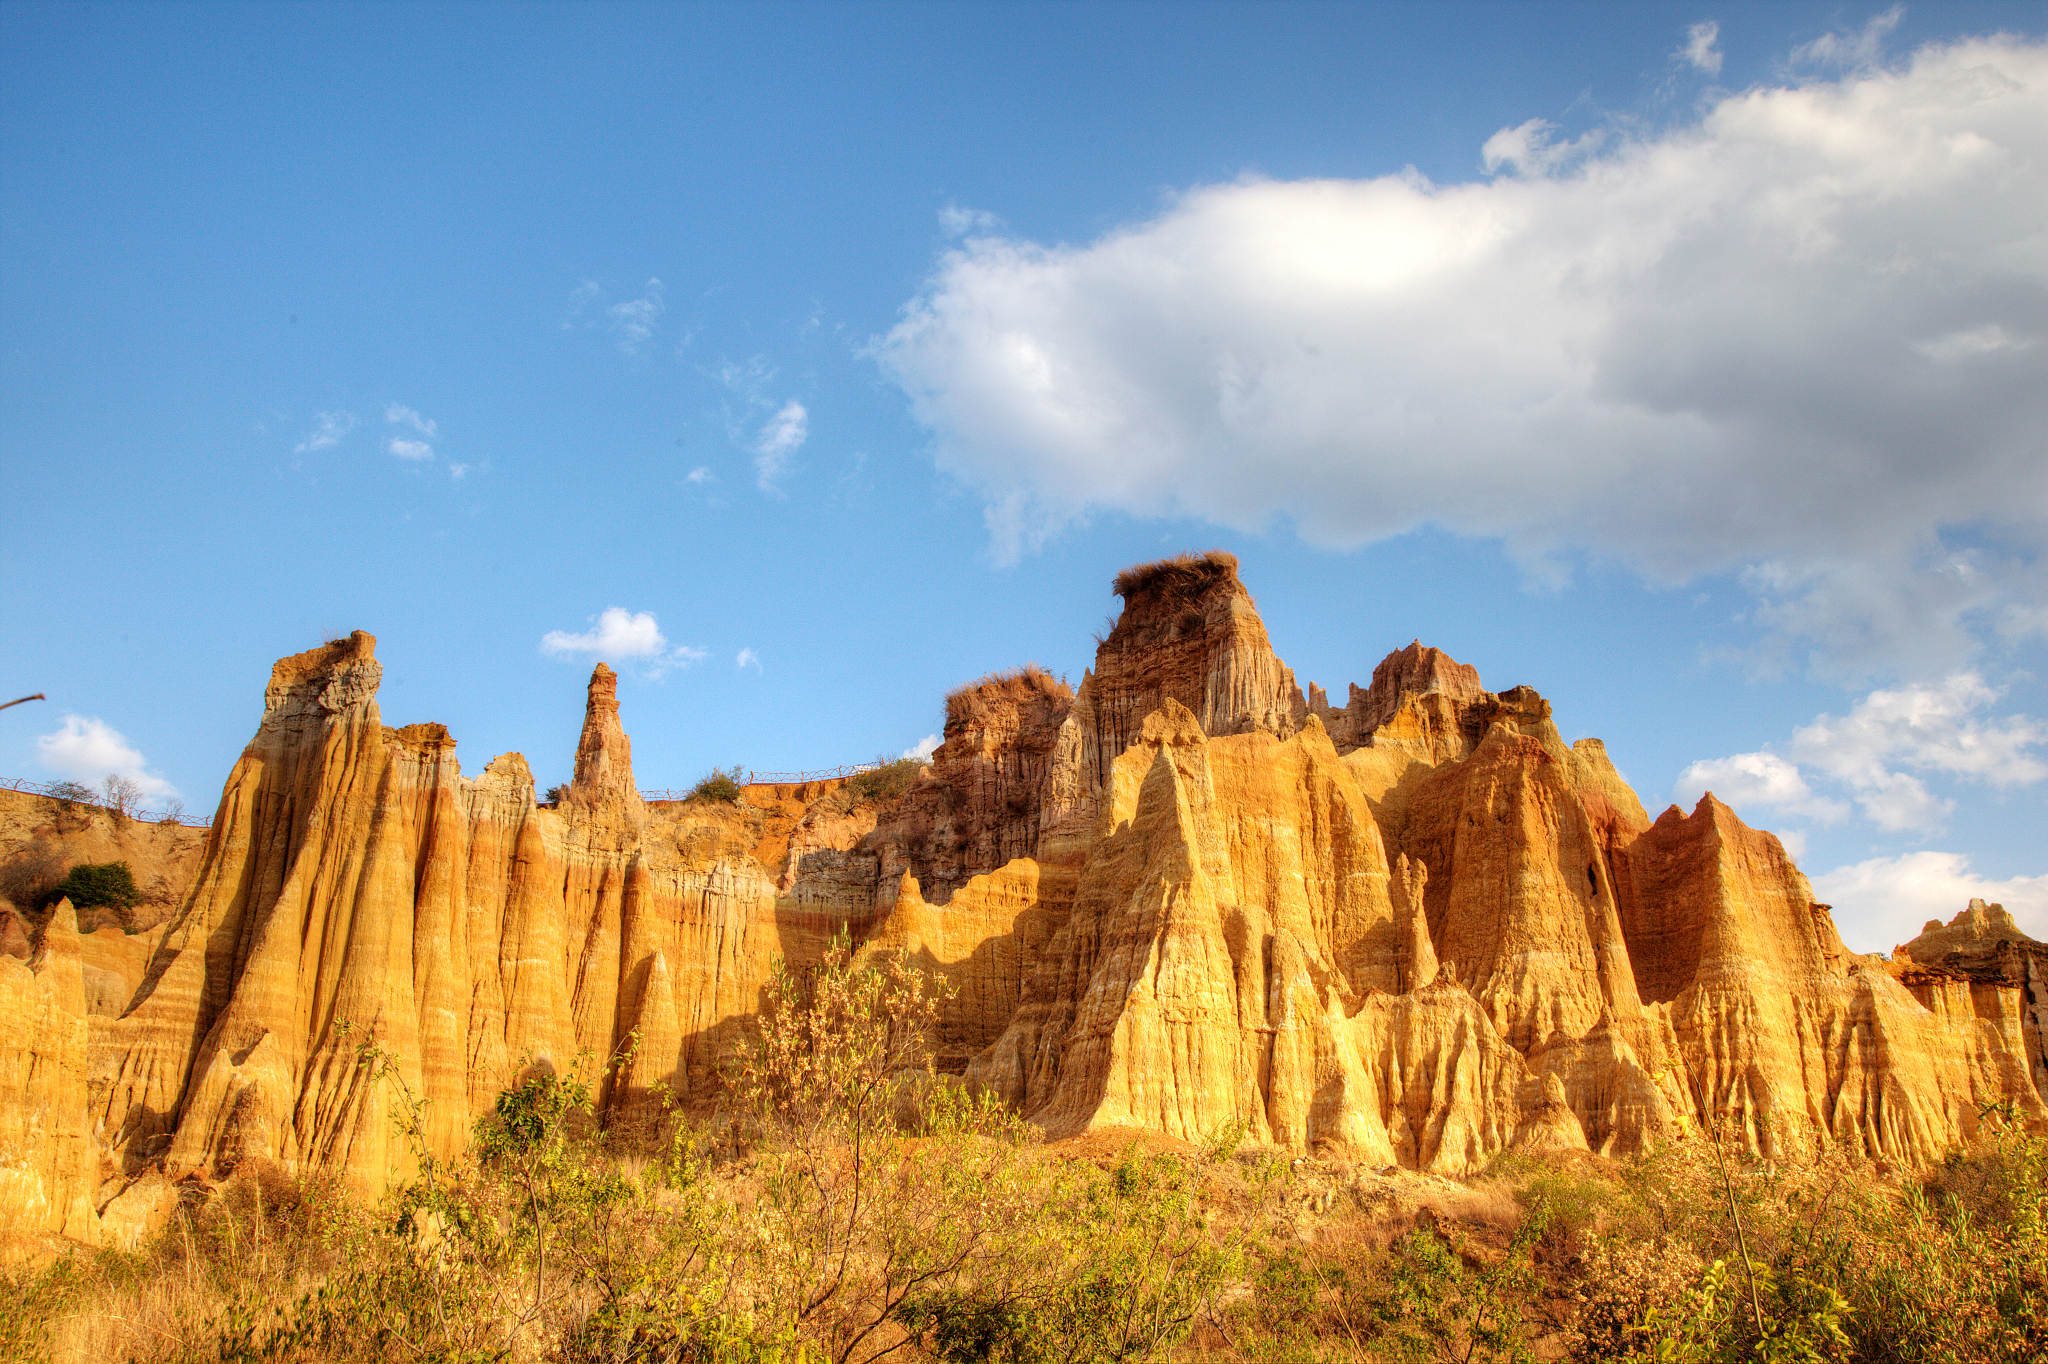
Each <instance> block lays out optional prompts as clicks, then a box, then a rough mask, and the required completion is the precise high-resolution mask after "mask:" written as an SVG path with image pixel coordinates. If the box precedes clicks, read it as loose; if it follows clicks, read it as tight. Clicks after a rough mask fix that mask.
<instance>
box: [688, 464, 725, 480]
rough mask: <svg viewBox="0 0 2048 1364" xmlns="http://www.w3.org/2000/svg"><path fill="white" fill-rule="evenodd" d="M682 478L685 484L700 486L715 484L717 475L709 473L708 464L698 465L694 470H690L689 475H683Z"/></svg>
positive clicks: (709, 467)
mask: <svg viewBox="0 0 2048 1364" xmlns="http://www.w3.org/2000/svg"><path fill="white" fill-rule="evenodd" d="M683 478H684V481H686V482H689V483H696V484H700V485H701V484H705V483H716V482H717V481H718V475H716V474H714V473H712V472H711V466H710V465H708V464H700V465H698V466H697V467H696V468H694V469H692V470H690V472H689V473H687V474H685V475H683Z"/></svg>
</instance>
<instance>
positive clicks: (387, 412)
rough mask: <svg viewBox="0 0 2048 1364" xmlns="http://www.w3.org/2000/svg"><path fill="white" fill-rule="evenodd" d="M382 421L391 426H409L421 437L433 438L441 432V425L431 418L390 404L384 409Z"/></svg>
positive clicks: (407, 408) (395, 404)
mask: <svg viewBox="0 0 2048 1364" xmlns="http://www.w3.org/2000/svg"><path fill="white" fill-rule="evenodd" d="M384 420H385V421H387V422H389V423H391V425H393V426H410V427H411V428H412V429H413V430H415V431H417V432H419V433H420V434H421V435H423V436H435V435H439V434H440V432H441V424H440V423H439V422H437V421H435V420H433V418H431V417H422V416H421V415H420V414H419V413H417V412H415V411H413V410H412V409H411V408H409V407H401V406H400V405H399V404H397V403H392V404H391V405H389V406H388V407H386V408H385V409H384Z"/></svg>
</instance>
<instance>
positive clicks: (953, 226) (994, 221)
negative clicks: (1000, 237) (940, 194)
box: [939, 204, 1002, 237]
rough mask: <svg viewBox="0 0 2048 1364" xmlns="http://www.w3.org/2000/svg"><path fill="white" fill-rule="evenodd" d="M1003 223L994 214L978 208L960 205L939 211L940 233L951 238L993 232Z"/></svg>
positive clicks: (953, 205) (946, 207)
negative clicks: (973, 233) (971, 233)
mask: <svg viewBox="0 0 2048 1364" xmlns="http://www.w3.org/2000/svg"><path fill="white" fill-rule="evenodd" d="M1001 221H1002V220H1001V219H999V218H997V217H996V215H995V214H993V213H988V212H984V211H983V210H981V209H978V208H961V207H960V206H959V205H958V204H947V205H946V206H945V207H944V208H942V209H940V210H939V231H941V232H943V233H945V234H946V235H947V236H949V237H964V236H966V235H967V234H968V233H970V232H993V231H995V230H996V228H997V227H999V226H1001Z"/></svg>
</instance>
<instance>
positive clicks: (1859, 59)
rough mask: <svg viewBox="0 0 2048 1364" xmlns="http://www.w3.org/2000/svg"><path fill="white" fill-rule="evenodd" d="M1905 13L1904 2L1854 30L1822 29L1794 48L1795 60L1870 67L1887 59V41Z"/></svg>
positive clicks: (1851, 67)
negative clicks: (1819, 33) (1812, 38)
mask: <svg viewBox="0 0 2048 1364" xmlns="http://www.w3.org/2000/svg"><path fill="white" fill-rule="evenodd" d="M1905 13H1906V11H1905V7H1904V6H1902V5H1893V6H1892V7H1891V8H1890V9H1888V10H1886V11H1885V12H1884V13H1882V14H1878V15H1873V16H1872V17H1871V19H1870V22H1869V23H1867V24H1865V25H1864V26H1863V27H1862V28H1860V29H1856V30H1854V31H1853V32H1845V31H1842V30H1839V29H1837V30H1835V31H1833V32H1830V33H1823V34H1821V36H1820V37H1818V38H1815V39H1814V40H1813V41H1812V42H1810V43H1804V44H1801V45H1800V46H1799V47H1796V48H1794V49H1793V50H1792V60H1793V61H1795V62H1810V63H1812V64H1813V65H1815V66H1826V67H1834V68H1837V69H1841V70H1848V71H1869V70H1871V69H1873V68H1874V67H1876V66H1877V64H1878V63H1879V62H1881V61H1883V60H1884V49H1885V43H1886V41H1887V40H1888V39H1890V37H1891V36H1892V30H1893V29H1895V28H1897V27H1898V26H1899V20H1900V19H1902V18H1904V17H1905Z"/></svg>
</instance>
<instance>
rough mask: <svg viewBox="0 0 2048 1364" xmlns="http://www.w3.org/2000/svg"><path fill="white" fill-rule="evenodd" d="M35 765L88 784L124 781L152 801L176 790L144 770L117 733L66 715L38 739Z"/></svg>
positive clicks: (91, 720) (142, 762)
mask: <svg viewBox="0 0 2048 1364" xmlns="http://www.w3.org/2000/svg"><path fill="white" fill-rule="evenodd" d="M36 761H37V762H38V763H40V764H42V766H43V767H44V769H45V770H47V771H50V772H55V773H56V774H57V775H59V776H61V777H66V778H69V779H70V780H72V781H78V782H85V783H88V784H95V785H96V784H97V783H98V782H99V781H100V780H101V779H102V778H104V777H108V776H117V777H126V778H127V779H128V780H130V781H132V782H134V783H135V784H136V786H137V787H139V788H141V791H142V794H143V795H144V796H146V797H149V798H150V799H152V800H155V799H169V798H171V797H173V796H176V795H177V794H178V788H177V787H175V786H173V785H171V784H170V783H169V782H167V781H165V780H164V779H163V778H162V777H159V776H156V775H154V774H153V773H151V772H149V771H147V770H146V768H147V767H148V759H146V758H144V757H143V756H142V754H141V753H140V752H138V751H137V750H136V748H135V746H134V745H133V744H130V743H129V742H128V740H127V739H126V738H124V737H122V735H121V733H120V732H119V731H118V730H115V729H114V728H112V727H111V726H109V725H108V724H106V723H105V722H104V721H102V720H99V719H96V718H93V717H90V716H84V715H66V716H65V717H64V721H63V724H62V725H61V726H60V727H59V728H58V729H56V730H54V731H52V732H51V733H48V734H44V735H42V736H40V737H38V738H37V739H36Z"/></svg>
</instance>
